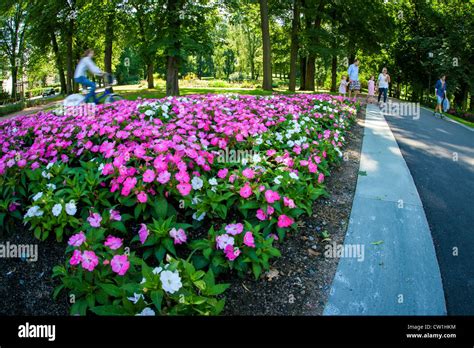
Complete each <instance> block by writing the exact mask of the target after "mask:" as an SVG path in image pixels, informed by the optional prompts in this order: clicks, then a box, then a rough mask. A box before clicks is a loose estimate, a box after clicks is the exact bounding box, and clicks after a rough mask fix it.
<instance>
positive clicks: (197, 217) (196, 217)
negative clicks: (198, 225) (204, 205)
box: [193, 212, 206, 221]
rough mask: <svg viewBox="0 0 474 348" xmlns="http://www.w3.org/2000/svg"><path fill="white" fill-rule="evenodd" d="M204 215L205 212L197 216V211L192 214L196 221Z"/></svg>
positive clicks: (200, 219)
mask: <svg viewBox="0 0 474 348" xmlns="http://www.w3.org/2000/svg"><path fill="white" fill-rule="evenodd" d="M205 216H206V212H204V213H202V214H201V215H199V216H197V213H194V214H193V219H194V220H197V221H202V220H203V219H204V217H205Z"/></svg>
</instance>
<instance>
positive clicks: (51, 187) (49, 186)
mask: <svg viewBox="0 0 474 348" xmlns="http://www.w3.org/2000/svg"><path fill="white" fill-rule="evenodd" d="M46 187H47V188H49V189H50V190H51V191H54V190H56V185H55V184H46Z"/></svg>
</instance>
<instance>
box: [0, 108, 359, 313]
mask: <svg viewBox="0 0 474 348" xmlns="http://www.w3.org/2000/svg"><path fill="white" fill-rule="evenodd" d="M364 115H365V111H363V112H361V113H360V114H359V115H358V120H357V123H355V124H354V125H353V126H352V128H351V131H350V132H349V133H348V136H347V140H348V145H347V147H346V148H345V150H344V157H345V158H346V159H347V160H345V161H343V162H342V163H341V165H340V166H338V167H335V168H333V169H332V173H331V177H329V178H327V180H326V185H327V191H328V192H329V194H330V197H329V198H321V199H319V200H318V201H317V202H316V203H315V206H314V209H313V216H311V217H305V218H303V219H301V220H300V221H299V222H298V225H299V229H298V232H297V233H293V234H290V235H288V236H287V238H286V239H285V241H284V242H283V243H282V244H281V245H280V250H281V253H282V257H280V258H278V259H276V260H275V261H274V262H273V264H272V267H271V269H270V271H269V272H267V273H265V274H264V275H263V277H262V278H263V279H259V280H258V281H255V280H254V279H253V278H252V279H251V278H248V279H245V280H242V279H240V278H237V277H230V279H231V280H230V282H231V287H230V288H229V290H228V291H227V292H226V294H225V295H226V299H227V300H226V308H225V310H224V313H223V314H224V315H320V314H322V311H323V309H324V305H325V303H326V300H327V297H328V293H329V289H330V286H331V283H332V280H333V278H334V274H335V272H336V268H337V263H338V260H337V259H334V258H325V257H324V245H325V243H329V242H331V243H332V242H336V243H338V244H339V243H343V240H344V236H345V233H346V227H347V224H348V220H349V216H350V212H351V207H352V199H353V196H354V192H355V187H356V182H357V175H358V174H357V173H358V170H359V160H360V150H361V145H362V135H363V129H364V128H363V124H364ZM325 232H326V233H328V235H325ZM326 237H327V238H326ZM325 238H326V239H325ZM7 241H9V242H10V244H37V245H38V260H37V261H36V262H28V261H23V260H21V259H18V258H0V284H1V286H0V299H1V300H0V315H68V314H69V309H68V308H69V306H68V303H67V297H66V293H65V292H64V291H62V292H61V294H60V295H59V297H58V299H57V300H56V301H55V300H53V298H52V294H53V291H54V288H55V286H57V285H58V281H57V280H55V279H52V278H51V276H52V269H53V267H54V266H56V265H58V264H63V263H64V261H65V253H64V252H65V243H57V242H56V241H55V240H54V239H49V240H47V241H45V242H39V241H38V240H36V239H35V238H34V237H33V234H32V232H31V231H28V229H26V228H25V227H24V226H22V225H19V226H18V229H16V233H15V234H14V235H13V234H12V233H10V234H1V233H0V244H6V243H7Z"/></svg>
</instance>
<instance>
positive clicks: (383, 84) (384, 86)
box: [377, 68, 390, 104]
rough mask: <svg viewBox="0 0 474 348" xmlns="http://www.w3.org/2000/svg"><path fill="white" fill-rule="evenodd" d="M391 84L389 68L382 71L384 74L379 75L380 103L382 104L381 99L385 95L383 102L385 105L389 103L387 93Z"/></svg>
mask: <svg viewBox="0 0 474 348" xmlns="http://www.w3.org/2000/svg"><path fill="white" fill-rule="evenodd" d="M389 83H390V75H389V74H388V73H387V68H383V69H382V73H381V74H380V75H379V77H378V79H377V88H378V89H379V98H378V103H379V104H380V98H381V97H382V94H383V102H384V104H385V103H386V102H387V92H388V84H389Z"/></svg>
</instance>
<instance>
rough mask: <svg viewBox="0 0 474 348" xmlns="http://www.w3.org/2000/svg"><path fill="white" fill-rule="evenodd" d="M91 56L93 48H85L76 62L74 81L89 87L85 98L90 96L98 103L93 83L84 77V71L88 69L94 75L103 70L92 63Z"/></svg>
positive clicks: (99, 73) (100, 73) (92, 55)
mask: <svg viewBox="0 0 474 348" xmlns="http://www.w3.org/2000/svg"><path fill="white" fill-rule="evenodd" d="M92 57H94V50H92V49H87V50H86V51H85V52H84V55H83V56H82V58H81V60H80V61H79V63H78V64H77V67H76V71H75V72H74V81H76V82H77V83H80V84H81V85H83V86H85V87H90V90H89V93H87V95H86V99H85V100H86V101H87V100H88V99H89V98H91V97H92V98H93V100H94V103H96V104H98V103H99V101H98V100H97V98H96V95H95V83H94V82H92V81H91V80H89V79H88V78H87V77H86V72H87V71H88V70H89V71H90V72H91V73H93V74H95V75H102V74H103V72H102V71H101V70H100V69H99V68H98V67H97V65H95V64H94V62H93V61H92Z"/></svg>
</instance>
